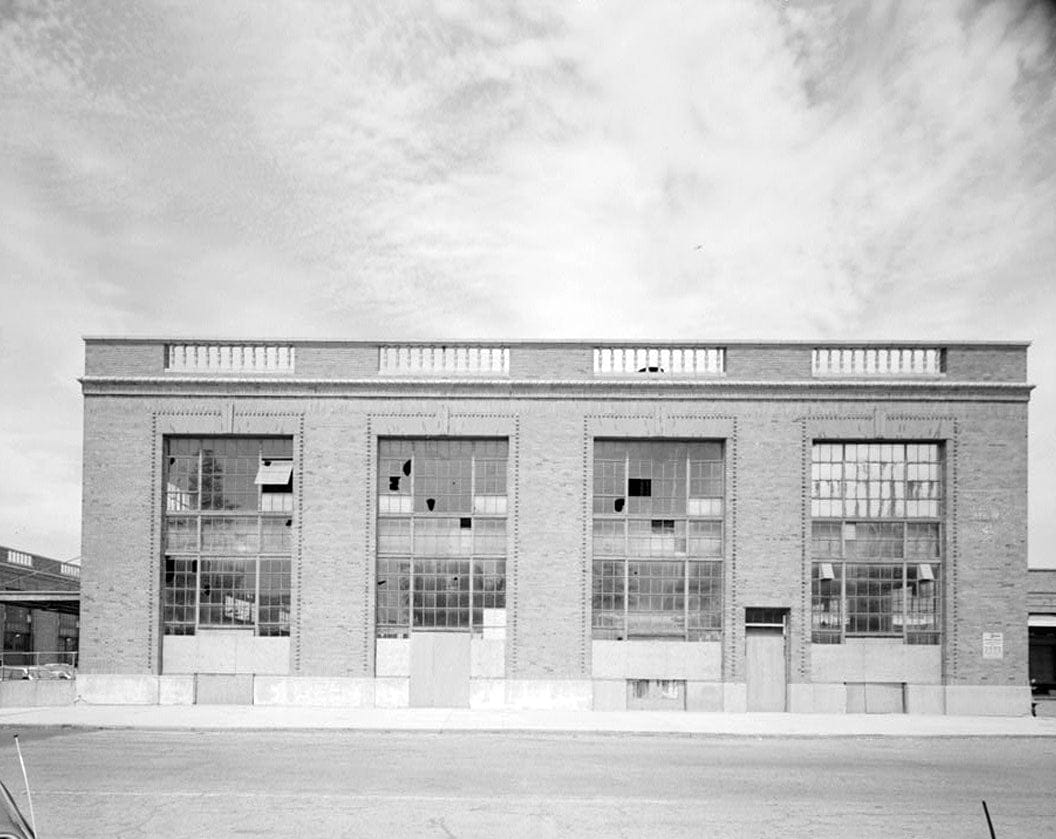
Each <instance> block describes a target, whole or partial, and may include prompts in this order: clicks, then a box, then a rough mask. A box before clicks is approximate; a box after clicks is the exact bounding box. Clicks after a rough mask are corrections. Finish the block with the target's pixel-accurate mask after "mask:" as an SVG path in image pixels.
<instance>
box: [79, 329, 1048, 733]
mask: <svg viewBox="0 0 1056 839" xmlns="http://www.w3.org/2000/svg"><path fill="white" fill-rule="evenodd" d="M1026 350H1027V348H1026V345H1024V344H1012V343H1006V344H982V343H971V344H964V343H960V344H946V345H938V344H899V345H890V344H865V343H862V344H839V345H835V344H833V345H824V344H807V343H794V342H785V343H723V344H711V343H708V344H673V343H651V344H647V345H637V344H636V345H617V344H610V343H578V342H550V343H548V342H507V343H466V344H446V345H438V344H426V343H406V344H400V345H396V344H379V343H368V342H314V341H298V342H249V343H247V342H236V341H187V340H178V341H172V340H163V339H159V340H144V339H109V338H99V339H88V340H87V342H86V362H85V376H84V378H83V379H82V385H83V391H84V397H85V425H84V428H85V440H84V511H83V513H84V514H83V527H84V533H83V550H82V554H83V579H82V640H81V649H82V653H81V667H80V672H79V676H78V691H79V693H80V694H81V696H82V698H84V699H85V700H86V701H98V702H115V701H127V702H162V703H189V702H203V703H204V702H246V703H249V702H254V703H258V704H294V705H296V704H304V705H312V704H316V705H319V704H335V705H348V706H364V707H369V706H387V707H400V706H408V705H410V706H448V707H474V708H495V707H500V708H501V707H538V708H571V709H591V708H593V709H597V710H603V709H624V708H671V709H689V710H716V711H718V710H724V711H755V710H773V711H781V710H787V711H802V712H828V713H841V712H851V713H853V712H900V711H904V712H908V713H954V714H969V713H972V714H974V713H994V714H1023V713H1029V709H1030V689H1029V684H1028V676H1027V628H1026V622H1025V616H1026V599H1027V405H1028V400H1029V395H1030V385H1028V384H1027V383H1026Z"/></svg>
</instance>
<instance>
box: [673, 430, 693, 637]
mask: <svg viewBox="0 0 1056 839" xmlns="http://www.w3.org/2000/svg"><path fill="white" fill-rule="evenodd" d="M691 468H692V467H691V466H690V460H689V448H688V447H687V449H686V480H685V490H686V504H685V507H683V509H682V512H683V514H684V515H685V519H684V521H683V524H685V526H686V556H685V558H684V559H683V560H682V637H683V639H684V640H686V641H688V640H689V557H690V550H689V544H690V542H689V488H690V470H691ZM675 538H676V539H677V538H678V537H677V535H676V537H675Z"/></svg>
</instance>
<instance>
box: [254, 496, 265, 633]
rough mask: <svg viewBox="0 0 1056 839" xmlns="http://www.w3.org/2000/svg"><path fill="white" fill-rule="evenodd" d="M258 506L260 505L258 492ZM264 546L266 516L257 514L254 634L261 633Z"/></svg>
mask: <svg viewBox="0 0 1056 839" xmlns="http://www.w3.org/2000/svg"><path fill="white" fill-rule="evenodd" d="M257 506H258V507H259V506H260V498H259V492H258V498H257ZM263 548H264V517H263V516H261V515H258V516H257V562H256V574H255V575H254V576H255V579H256V585H255V587H254V591H253V634H254V635H259V634H260V562H261V560H260V554H261V551H262V550H263Z"/></svg>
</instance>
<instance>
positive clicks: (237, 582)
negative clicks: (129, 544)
mask: <svg viewBox="0 0 1056 839" xmlns="http://www.w3.org/2000/svg"><path fill="white" fill-rule="evenodd" d="M164 481H165V484H164V486H165V493H164V496H165V522H164V550H165V580H164V588H163V620H164V624H165V634H166V635H193V634H194V633H195V630H196V629H198V628H203V629H205V628H208V629H214V628H242V629H252V630H254V631H255V633H256V634H257V635H289V634H290V566H291V553H292V545H293V539H292V534H293V441H292V440H291V439H290V438H289V437H277V438H271V437H265V438H250V437H220V438H209V439H200V438H184V437H170V438H167V439H166V440H165V468H164Z"/></svg>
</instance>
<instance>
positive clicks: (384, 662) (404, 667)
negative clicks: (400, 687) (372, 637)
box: [374, 638, 411, 677]
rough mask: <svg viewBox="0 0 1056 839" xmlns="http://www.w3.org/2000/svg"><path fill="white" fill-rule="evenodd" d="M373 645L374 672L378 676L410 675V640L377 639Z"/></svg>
mask: <svg viewBox="0 0 1056 839" xmlns="http://www.w3.org/2000/svg"><path fill="white" fill-rule="evenodd" d="M374 643H375V646H374V672H375V673H376V674H377V675H378V676H404V677H406V676H410V675H411V639H410V638H379V639H378V640H377V641H375V642H374Z"/></svg>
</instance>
